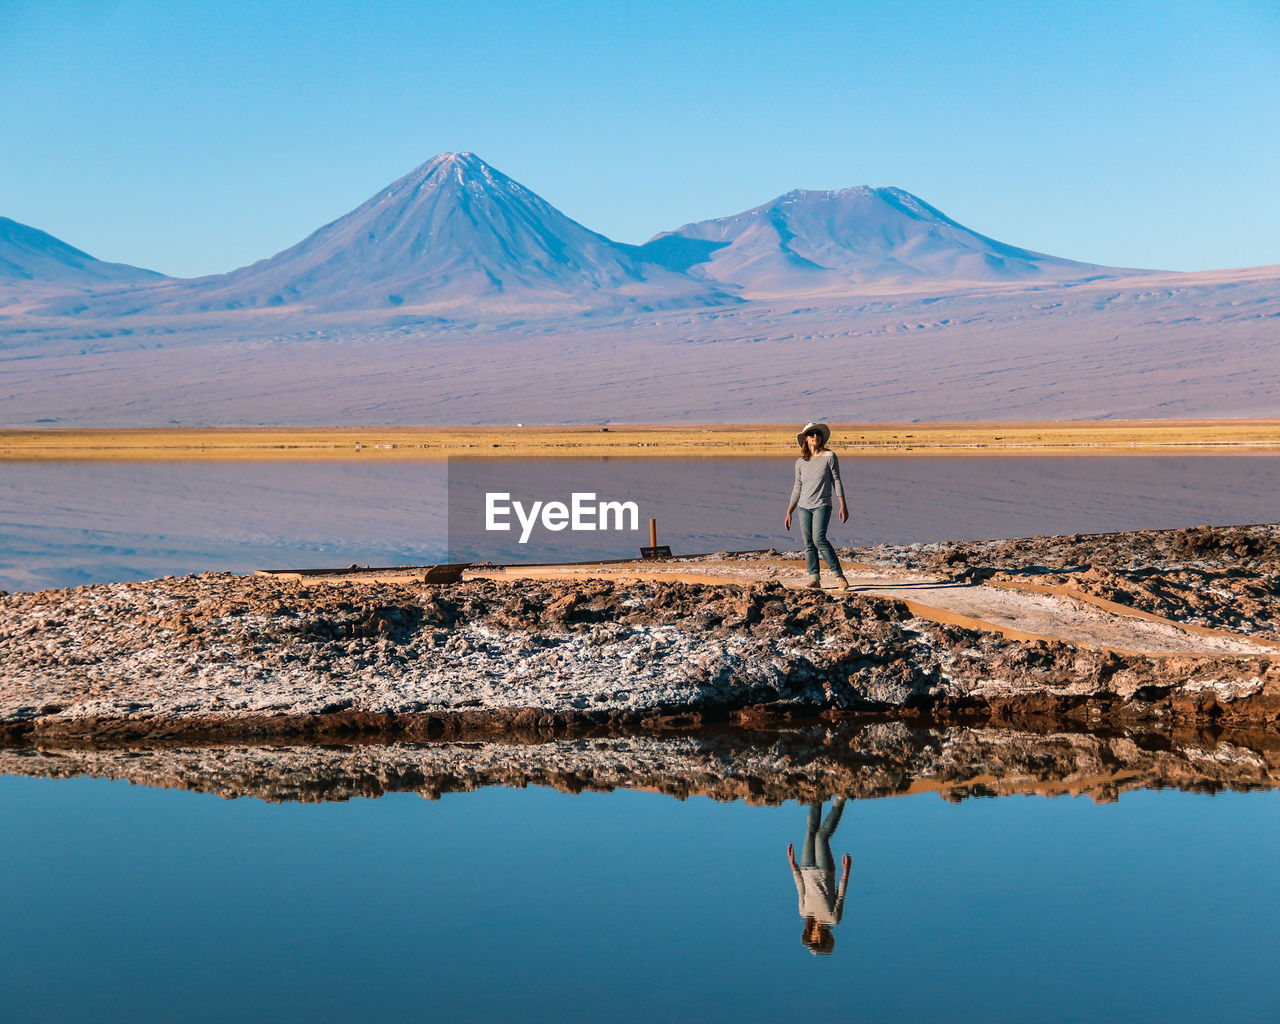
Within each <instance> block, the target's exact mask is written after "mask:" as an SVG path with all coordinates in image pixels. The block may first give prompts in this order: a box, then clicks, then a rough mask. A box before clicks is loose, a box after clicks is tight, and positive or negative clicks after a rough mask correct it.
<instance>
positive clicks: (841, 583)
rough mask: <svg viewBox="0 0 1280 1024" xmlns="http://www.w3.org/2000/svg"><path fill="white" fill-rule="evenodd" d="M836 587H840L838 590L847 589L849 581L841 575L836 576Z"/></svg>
mask: <svg viewBox="0 0 1280 1024" xmlns="http://www.w3.org/2000/svg"><path fill="white" fill-rule="evenodd" d="M836 587H837V588H838V589H840V590H848V589H849V581H848V580H847V579H845V578H844V577H843V576H837V577H836Z"/></svg>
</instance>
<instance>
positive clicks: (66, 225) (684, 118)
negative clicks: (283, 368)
mask: <svg viewBox="0 0 1280 1024" xmlns="http://www.w3.org/2000/svg"><path fill="white" fill-rule="evenodd" d="M0 138H3V140H4V141H3V148H2V149H0V215H2V216H8V217H12V218H14V219H15V220H19V221H23V222H24V223H28V224H32V225H34V226H36V227H39V228H42V229H44V230H46V231H49V232H51V233H53V234H55V235H57V236H58V237H60V238H63V239H64V240H65V241H68V242H70V243H71V244H73V245H77V246H79V247H80V248H82V249H86V250H87V251H89V252H90V253H92V254H93V255H95V256H98V257H100V258H102V259H111V260H119V261H123V262H127V263H134V264H138V265H141V266H146V267H151V268H153V269H156V270H160V271H163V272H165V273H170V274H178V275H194V274H201V273H213V272H218V271H223V270H230V269H232V268H233V267H236V266H240V265H243V264H245V263H249V262H252V261H253V260H256V259H260V258H262V257H265V256H269V255H271V254H272V253H274V252H277V251H279V250H280V249H282V248H285V247H286V246H288V245H291V244H293V243H294V242H296V241H298V240H299V239H300V238H302V237H303V236H304V235H306V234H308V233H309V232H310V231H312V230H314V229H315V228H317V227H319V226H320V225H321V224H323V223H326V222H328V221H330V220H333V219H334V218H336V217H338V216H340V215H342V214H343V213H346V212H347V211H348V210H350V209H352V208H353V207H355V206H356V205H357V204H359V203H360V202H362V201H363V200H364V199H366V198H368V197H369V196H370V195H371V194H373V193H374V192H375V191H377V190H378V189H379V188H381V187H382V186H383V185H386V184H388V183H389V182H391V181H393V180H394V179H396V178H398V177H400V176H401V175H402V174H404V173H406V172H407V171H409V170H410V169H412V168H413V167H415V166H416V165H418V164H420V163H422V162H423V161H425V160H427V159H428V158H429V157H431V156H432V155H434V154H436V153H438V152H442V151H445V150H471V151H474V152H476V153H478V154H479V155H480V156H481V157H483V158H484V159H486V160H488V161H489V162H490V163H491V164H493V165H494V166H496V167H497V168H498V169H500V170H502V171H504V172H506V173H507V174H509V175H511V176H512V177H513V178H515V179H517V180H518V181H520V182H522V183H524V184H525V185H527V186H528V187H530V188H532V189H533V190H534V191H536V192H538V193H540V194H541V195H542V196H544V197H545V198H546V199H547V200H548V201H550V202H551V203H553V204H554V205H556V206H558V207H559V208H560V209H562V210H563V211H564V212H565V213H567V214H569V215H570V216H571V217H574V218H575V219H577V220H579V221H582V222H583V223H584V224H586V225H587V226H588V227H591V228H593V229H595V230H597V231H601V232H603V233H604V234H607V235H609V236H611V237H613V238H615V239H618V240H620V241H625V242H639V241H643V240H644V239H646V238H648V237H649V236H651V235H653V234H654V233H656V232H658V231H662V230H667V229H670V228H674V227H677V226H678V225H680V224H682V223H685V222H687V221H691V220H700V219H703V218H707V217H715V216H723V215H726V214H731V213H736V212H738V211H740V210H743V209H746V208H748V207H751V206H754V205H756V204H758V203H761V202H764V201H765V200H767V199H770V198H772V197H774V196H775V195H778V194H780V193H782V192H785V191H787V190H788V189H791V188H797V187H803V188H840V187H845V186H850V185H858V184H869V185H897V186H900V187H902V188H906V189H908V190H910V191H912V192H915V193H916V194H917V195H919V196H921V197H922V198H924V199H926V200H927V201H928V202H930V203H932V204H934V205H935V206H937V207H939V208H940V209H942V210H943V211H944V212H946V213H948V214H950V215H951V216H952V217H954V218H956V219H957V220H959V221H961V222H962V223H964V224H966V225H967V226H969V227H971V228H973V229H975V230H977V231H981V232H984V233H986V234H989V235H992V236H994V237H996V238H998V239H1000V240H1002V241H1006V242H1011V243H1013V244H1017V245H1023V246H1027V247H1029V248H1033V249H1038V250H1041V251H1045V252H1049V253H1053V254H1054V255H1059V256H1068V257H1073V258H1076V259H1085V260H1091V261H1097V262H1103V263H1110V264H1116V265H1125V266H1155V267H1166V268H1169V269H1175V270H1195V269H1205V268H1211V267H1230V266H1246V265H1253V264H1263V263H1280V4H1277V3H1276V2H1275V0H1256V2H1232V0H1217V2H1178V0H1160V2H1146V0H1136V2H1122V0H1121V2H1116V0H1111V2H1092V0H1072V2H1055V0H1023V2H1004V3H996V2H981V0H965V2H954V3H939V2H926V0H917V2H904V3H891V2H889V0H877V2H873V3H854V2H843V3H825V2H812V3H772V2H754V3H753V2H745V0H744V2H737V3H730V2H724V3H720V2H716V3H693V2H640V0H636V2H631V3H626V4H622V3H575V2H558V3H557V2H544V3H538V2H532V0H530V2H501V0H466V2H463V0H454V2H449V3H432V2H422V0H418V2H404V3H399V2H385V3H377V2H366V3H342V2H338V0H306V2H294V0H261V2H257V3H247V2H235V0H216V2H206V0H183V2H172V0H168V2H166V0H119V2H105V0H104V2H90V0H81V2H76V0H0Z"/></svg>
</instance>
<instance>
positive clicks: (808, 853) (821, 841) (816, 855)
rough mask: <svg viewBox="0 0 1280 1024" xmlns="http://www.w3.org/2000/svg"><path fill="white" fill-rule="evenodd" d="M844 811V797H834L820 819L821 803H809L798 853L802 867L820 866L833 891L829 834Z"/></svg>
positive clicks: (833, 879) (833, 868) (833, 869)
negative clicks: (802, 845) (806, 826)
mask: <svg viewBox="0 0 1280 1024" xmlns="http://www.w3.org/2000/svg"><path fill="white" fill-rule="evenodd" d="M843 813H844V797H839V796H838V797H836V798H835V800H834V801H832V803H831V810H830V811H828V812H827V820H826V821H823V820H822V804H817V803H815V804H810V805H809V827H808V828H807V829H805V832H804V848H803V850H802V851H801V853H800V866H801V867H802V868H821V869H822V870H823V871H824V872H825V873H826V874H827V876H828V878H829V882H828V885H829V886H830V888H831V891H832V892H834V891H835V880H836V878H835V876H836V864H835V861H833V860H832V859H831V836H832V834H833V833H834V832H835V830H836V828H837V827H838V826H839V824H840V815H842V814H843Z"/></svg>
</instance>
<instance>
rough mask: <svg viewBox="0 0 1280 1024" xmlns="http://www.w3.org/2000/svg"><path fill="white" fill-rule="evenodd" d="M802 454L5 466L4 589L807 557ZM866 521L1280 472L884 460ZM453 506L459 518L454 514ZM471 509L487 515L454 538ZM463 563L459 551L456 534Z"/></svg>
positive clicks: (1179, 521)
mask: <svg viewBox="0 0 1280 1024" xmlns="http://www.w3.org/2000/svg"><path fill="white" fill-rule="evenodd" d="M793 462H794V460H793V459H791V458H790V457H784V458H769V459H763V458H762V459H741V458H709V459H539V460H532V459H531V460H521V461H513V460H504V459H489V460H483V462H479V463H478V462H476V460H465V459H464V460H452V465H446V463H444V462H368V461H366V462H359V461H350V462H301V463H280V462H259V463H254V462H247V463H244V462H234V463H219V462H138V463H128V462H121V463H105V462H88V463H8V464H6V465H5V466H4V468H3V471H0V589H4V590H35V589H40V588H43V587H53V586H69V585H73V584H77V583H88V582H108V581H114V580H124V579H139V578H148V577H153V576H160V575H166V574H170V573H173V574H184V573H188V572H196V571H204V570H210V569H226V570H230V571H233V572H246V571H249V570H252V569H254V568H278V567H288V566H292V567H321V566H342V565H349V564H351V563H358V564H360V565H398V564H404V563H414V562H422V563H429V562H435V561H441V560H444V559H446V558H452V560H455V561H470V560H475V559H477V558H488V559H493V560H512V561H538V560H547V559H566V558H597V557H630V556H633V555H635V554H636V553H637V548H638V547H639V546H640V545H641V544H642V543H647V542H648V541H647V523H646V520H647V518H648V517H649V516H654V517H656V518H657V519H658V521H659V531H660V536H659V541H660V542H662V543H666V544H670V545H671V546H672V547H673V548H674V549H675V551H676V552H677V553H682V552H683V553H691V552H698V551H715V550H720V549H724V548H729V549H749V548H765V547H777V548H779V549H780V550H794V549H795V548H796V546H797V543H798V542H797V539H796V535H795V534H794V533H792V534H788V533H787V532H786V531H785V530H784V529H783V528H782V513H783V511H784V509H785V502H786V496H787V493H788V491H789V490H790V486H791V474H792V465H793ZM843 466H844V476H845V480H846V486H847V489H848V492H849V498H850V503H851V506H852V508H851V512H852V517H851V519H850V521H849V523H848V524H846V525H843V526H842V525H839V524H834V525H833V527H832V530H831V534H832V537H833V538H834V540H835V542H836V543H837V544H838V545H841V546H854V545H864V544H873V543H880V542H891V543H906V542H913V541H933V540H941V539H946V538H953V539H983V538H988V537H1017V536H1032V535H1035V534H1055V533H1093V532H1106V531H1110V530H1133V529H1143V528H1149V527H1150V528H1166V527H1179V526H1190V525H1195V524H1198V523H1215V524H1230V523H1251V522H1273V521H1275V520H1276V518H1277V514H1278V513H1277V503H1276V495H1277V494H1280V457H1277V456H1202V457H1182V456H1178V457H1145V456H1133V457H1128V456H1125V457H1122V456H1109V457H1108V456H1094V457H1080V458H1075V457H1055V458H1045V457H1028V458H1021V457H1016V456H1004V457H998V458H997V457H991V458H985V457H964V458H954V457H952V458H932V457H886V458H857V459H854V458H846V459H845V460H844V462H843ZM499 488H501V489H503V490H507V491H510V492H512V493H514V494H520V493H527V494H534V495H538V496H541V497H543V498H565V497H567V496H568V494H569V493H571V492H572V491H574V490H578V491H594V492H596V493H598V494H599V495H600V498H601V500H603V499H604V498H606V497H610V498H614V497H617V498H631V499H634V500H636V502H637V505H638V506H639V510H640V519H641V521H640V527H641V528H640V530H638V531H636V532H635V533H628V534H616V533H612V532H610V533H601V534H583V533H577V534H569V533H562V534H546V533H543V534H542V535H541V536H539V537H538V538H537V540H536V542H535V543H532V544H527V545H525V546H523V547H522V546H520V545H519V544H518V543H517V542H516V540H515V535H514V534H488V535H484V534H483V533H482V532H480V531H479V525H480V523H479V518H478V512H477V511H476V510H477V509H478V508H479V505H480V502H481V500H482V499H481V498H479V497H478V496H480V495H482V494H483V491H484V490H488V489H493V490H497V489H499ZM451 509H452V515H450V510H451ZM460 509H471V510H472V514H471V516H470V519H469V520H468V522H467V523H465V524H463V528H462V529H458V528H457V527H458V526H459V519H460V513H459V510H460ZM451 527H454V528H455V529H453V531H452V532H453V535H454V536H453V540H454V544H453V549H452V550H450V543H449V541H450V532H451V530H450V528H451Z"/></svg>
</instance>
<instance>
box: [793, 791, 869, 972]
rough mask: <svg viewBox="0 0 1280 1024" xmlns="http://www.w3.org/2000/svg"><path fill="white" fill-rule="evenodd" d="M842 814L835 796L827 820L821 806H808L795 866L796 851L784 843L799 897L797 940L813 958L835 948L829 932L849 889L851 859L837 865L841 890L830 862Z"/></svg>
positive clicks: (832, 936) (842, 807)
mask: <svg viewBox="0 0 1280 1024" xmlns="http://www.w3.org/2000/svg"><path fill="white" fill-rule="evenodd" d="M843 812H844V799H843V798H842V797H836V799H835V800H834V801H832V803H831V811H830V813H828V814H827V820H826V821H823V820H822V804H820V803H812V804H810V805H809V827H808V828H807V829H806V830H805V833H804V850H803V851H802V852H801V854H800V863H799V864H796V848H795V846H794V845H792V844H790V843H788V844H787V860H789V861H790V862H791V873H792V874H793V875H795V879H796V892H797V893H799V895H800V916H801V917H803V918H804V934H803V935H801V936H800V941H801V942H803V943H804V944H805V945H806V946H807V947H808V948H809V952H810V953H813V954H814V955H815V956H818V955H821V956H829V955H830V954H831V951H832V950H833V949H835V948H836V939H835V936H834V935H832V934H831V929H832V928H833V927H835V926H836V925H838V924H839V923H840V918H841V916H842V915H843V914H844V894H845V890H846V889H847V888H848V887H849V865H850V864H851V863H852V862H853V859H852V858H851V857H850V856H849V855H848V854H847V853H846V854H845V855H844V857H843V858H842V859H841V861H840V864H841V866H842V867H843V869H844V870H843V872H842V873H841V875H840V887H839V888H838V889H837V888H836V866H835V862H834V861H832V859H831V836H832V834H833V833H834V832H835V830H836V826H837V825H839V824H840V815H841V814H842V813H843Z"/></svg>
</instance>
